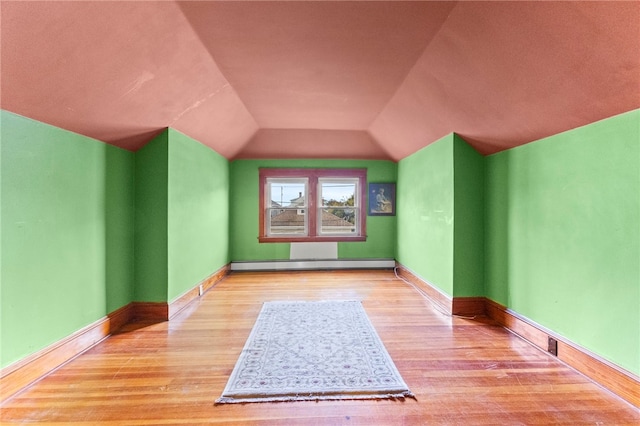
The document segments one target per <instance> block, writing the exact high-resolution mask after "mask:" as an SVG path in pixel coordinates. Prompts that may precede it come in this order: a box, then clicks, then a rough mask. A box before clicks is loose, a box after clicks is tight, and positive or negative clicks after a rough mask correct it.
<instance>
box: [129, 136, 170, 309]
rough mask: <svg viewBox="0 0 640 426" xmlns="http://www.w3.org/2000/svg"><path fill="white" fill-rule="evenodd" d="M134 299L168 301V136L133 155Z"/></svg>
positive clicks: (158, 139) (158, 138) (156, 139)
mask: <svg viewBox="0 0 640 426" xmlns="http://www.w3.org/2000/svg"><path fill="white" fill-rule="evenodd" d="M135 164H136V169H135V170H136V179H135V194H136V212H135V247H136V250H135V283H136V285H135V300H136V301H138V302H166V301H167V300H168V294H169V293H168V285H167V282H168V279H169V269H168V258H169V254H168V228H169V225H168V199H169V183H168V180H169V133H168V131H166V130H165V131H164V132H162V133H161V134H160V135H158V136H157V137H156V138H155V139H153V140H152V141H151V142H149V143H148V144H146V145H145V146H144V147H143V148H141V149H140V150H138V151H137V152H136V154H135Z"/></svg>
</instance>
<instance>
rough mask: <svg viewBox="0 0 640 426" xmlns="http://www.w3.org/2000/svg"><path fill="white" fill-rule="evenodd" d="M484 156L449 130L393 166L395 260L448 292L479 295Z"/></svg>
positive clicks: (482, 268)
mask: <svg viewBox="0 0 640 426" xmlns="http://www.w3.org/2000/svg"><path fill="white" fill-rule="evenodd" d="M483 176H484V160H483V157H482V156H481V155H480V154H479V153H478V152H476V151H475V150H474V149H473V148H472V147H471V146H469V145H468V144H467V143H466V142H465V141H464V140H463V139H462V138H461V137H460V136H458V135H456V134H450V135H448V136H445V137H443V138H442V139H440V140H438V141H436V142H434V143H433V144H430V145H428V146H427V147H425V148H422V149H421V150H419V151H418V152H416V153H414V154H412V155H410V156H409V157H406V158H404V159H402V160H401V161H400V162H399V164H398V218H399V219H398V241H397V244H398V249H397V251H398V257H397V260H398V261H399V262H400V263H401V264H402V265H404V266H406V267H407V268H409V269H410V270H412V271H413V272H414V273H416V274H417V275H418V276H420V277H421V278H422V279H424V280H425V281H427V282H429V283H431V284H432V285H434V286H436V287H438V288H439V289H440V290H442V292H443V293H445V294H447V295H449V296H456V297H461V296H481V295H482V294H483V290H484V287H483V280H484V266H483V262H484V255H483V253H484V245H483V238H484V232H483V228H484V211H483V205H484V186H483Z"/></svg>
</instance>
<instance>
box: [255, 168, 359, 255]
mask: <svg viewBox="0 0 640 426" xmlns="http://www.w3.org/2000/svg"><path fill="white" fill-rule="evenodd" d="M260 182H261V184H260V203H261V206H262V211H261V215H260V216H261V219H260V220H261V226H260V239H261V241H264V242H268V241H275V240H277V241H314V240H316V241H317V240H321V241H340V240H342V239H356V240H363V239H364V238H365V234H364V219H365V218H366V215H365V212H364V208H363V206H364V205H365V203H364V193H365V192H364V188H365V185H366V170H364V169H337V170H336V169H261V170H260Z"/></svg>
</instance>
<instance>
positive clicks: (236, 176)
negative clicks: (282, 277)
mask: <svg viewBox="0 0 640 426" xmlns="http://www.w3.org/2000/svg"><path fill="white" fill-rule="evenodd" d="M260 167H303V168H304V167H307V168H366V169H367V179H368V181H369V182H380V183H382V182H395V181H396V170H397V167H396V164H395V163H393V162H391V161H379V160H236V161H233V162H232V163H231V166H230V187H231V190H230V191H231V192H230V238H229V241H230V244H231V247H230V250H231V259H232V260H234V261H259V260H282V259H289V250H290V244H289V243H263V244H260V243H258V222H259V220H258V215H259V208H260V207H259V202H258V197H259V188H258V170H259V168H260ZM395 241H396V217H395V216H369V217H367V241H364V242H341V243H338V257H339V258H340V259H364V258H391V259H392V258H394V257H395Z"/></svg>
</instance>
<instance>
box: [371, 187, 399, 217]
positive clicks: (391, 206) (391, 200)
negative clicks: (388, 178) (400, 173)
mask: <svg viewBox="0 0 640 426" xmlns="http://www.w3.org/2000/svg"><path fill="white" fill-rule="evenodd" d="M395 214H396V184H395V183H370V184H369V216H395Z"/></svg>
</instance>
